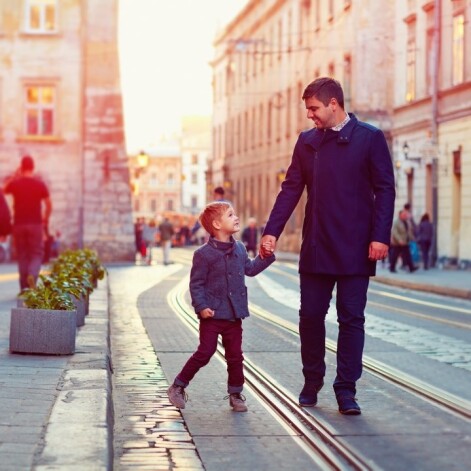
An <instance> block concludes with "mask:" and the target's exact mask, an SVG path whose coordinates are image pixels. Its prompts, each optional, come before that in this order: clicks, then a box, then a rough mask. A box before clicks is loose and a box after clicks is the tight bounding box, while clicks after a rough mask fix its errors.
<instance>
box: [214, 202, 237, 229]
mask: <svg viewBox="0 0 471 471" xmlns="http://www.w3.org/2000/svg"><path fill="white" fill-rule="evenodd" d="M218 222H219V227H220V231H221V232H224V233H226V234H230V235H232V234H235V233H236V232H239V230H240V223H239V217H238V216H237V214H236V213H235V211H234V208H232V207H230V208H228V209H226V211H225V213H224V214H223V215H222V216H221V219H220V220H219V221H218Z"/></svg>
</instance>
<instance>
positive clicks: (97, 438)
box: [33, 277, 113, 471]
mask: <svg viewBox="0 0 471 471" xmlns="http://www.w3.org/2000/svg"><path fill="white" fill-rule="evenodd" d="M108 289H109V287H108V278H107V277H106V278H105V279H104V280H101V281H100V282H99V284H98V287H97V289H96V290H95V291H93V293H92V294H91V296H90V314H89V315H88V316H87V317H86V322H85V325H84V326H83V327H80V329H79V330H78V332H77V345H76V350H75V354H74V355H72V356H71V358H70V360H69V361H68V363H67V366H66V368H65V370H64V375H63V376H62V378H61V381H60V382H59V384H58V385H57V389H58V396H57V398H56V400H55V402H54V405H53V407H52V410H51V415H50V417H49V421H48V424H47V427H46V431H45V436H44V446H43V448H42V450H41V451H40V454H39V456H38V457H37V458H36V459H35V466H33V469H34V470H35V471H51V470H64V469H67V470H68V471H74V470H77V471H78V470H81V471H83V470H84V469H86V470H89V471H91V470H96V471H101V470H104V471H109V470H111V469H112V466H113V441H112V440H113V437H112V434H113V405H112V396H111V363H110V358H111V353H110V345H109V312H108Z"/></svg>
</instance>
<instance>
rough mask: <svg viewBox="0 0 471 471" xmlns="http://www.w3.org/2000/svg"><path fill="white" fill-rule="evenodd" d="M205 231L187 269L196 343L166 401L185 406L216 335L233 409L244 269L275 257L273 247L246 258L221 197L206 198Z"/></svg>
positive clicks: (240, 381)
mask: <svg viewBox="0 0 471 471" xmlns="http://www.w3.org/2000/svg"><path fill="white" fill-rule="evenodd" d="M200 221H201V224H202V225H203V227H204V228H205V229H206V231H208V233H209V234H210V237H209V240H208V242H206V243H205V244H204V245H202V246H201V247H199V248H198V249H197V250H196V251H195V253H194V254H193V264H192V267H191V273H190V294H191V302H192V305H193V307H194V309H195V312H196V314H197V315H198V318H199V323H200V327H199V331H200V334H199V338H200V343H199V345H198V348H197V350H196V352H195V353H194V354H193V355H192V356H191V357H190V358H189V360H188V361H187V362H186V364H185V366H184V367H183V369H182V370H181V371H180V373H178V375H177V376H176V378H175V380H174V382H173V384H172V385H171V386H170V387H169V388H168V396H169V399H170V402H171V403H172V404H173V405H174V406H175V407H178V408H179V409H183V408H184V407H185V402H186V400H187V394H186V392H185V388H186V387H187V386H188V385H189V384H190V381H191V380H192V379H193V377H194V376H195V375H196V373H197V372H198V371H199V370H200V368H202V367H203V366H205V365H207V364H208V362H209V360H210V359H211V357H212V356H213V355H214V353H215V351H216V348H217V341H218V336H219V335H221V337H222V343H223V345H224V356H225V358H226V363H227V373H228V380H227V392H228V394H229V396H228V397H229V404H230V406H231V407H232V409H233V410H234V411H235V412H245V411H246V410H247V406H246V404H245V397H244V396H243V395H242V394H241V393H242V390H243V385H244V372H243V360H244V357H243V354H242V319H244V318H246V317H248V316H249V310H248V301H247V294H246V287H245V279H244V274H245V275H247V276H255V275H257V274H258V273H260V272H261V271H263V270H264V269H265V268H267V267H268V266H269V265H271V264H272V263H273V261H274V260H275V256H274V254H273V252H270V254H269V256H267V257H266V258H265V259H263V260H262V259H261V258H260V257H259V256H257V257H256V258H255V259H250V258H249V256H248V254H247V251H246V250H245V247H244V244H242V242H240V241H236V240H235V239H234V237H233V234H235V233H236V232H238V231H239V229H240V226H239V218H238V217H237V215H236V214H235V212H234V209H233V208H232V206H231V205H230V204H229V203H227V202H224V201H218V202H213V203H209V204H208V205H207V206H206V208H205V209H204V210H203V212H202V213H201V216H200Z"/></svg>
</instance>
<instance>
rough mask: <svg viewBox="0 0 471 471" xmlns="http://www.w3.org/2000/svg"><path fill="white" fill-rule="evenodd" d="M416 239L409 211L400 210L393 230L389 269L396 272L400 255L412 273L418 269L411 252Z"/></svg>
mask: <svg viewBox="0 0 471 471" xmlns="http://www.w3.org/2000/svg"><path fill="white" fill-rule="evenodd" d="M412 240H414V230H413V227H412V224H411V223H410V217H409V212H408V211H407V210H406V209H401V211H399V217H398V218H397V219H396V220H395V221H394V224H393V226H392V232H391V259H390V266H389V271H390V272H391V273H396V262H397V259H398V257H399V256H400V257H401V258H402V261H403V263H404V264H405V266H406V267H409V271H410V272H411V273H413V272H415V271H416V270H417V267H416V266H415V265H414V263H413V261H412V256H411V253H410V245H409V244H410V242H411V241H412Z"/></svg>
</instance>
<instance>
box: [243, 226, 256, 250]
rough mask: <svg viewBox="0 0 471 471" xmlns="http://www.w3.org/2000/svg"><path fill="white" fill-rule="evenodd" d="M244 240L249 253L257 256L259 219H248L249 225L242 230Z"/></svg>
mask: <svg viewBox="0 0 471 471" xmlns="http://www.w3.org/2000/svg"><path fill="white" fill-rule="evenodd" d="M242 242H243V243H244V245H245V248H246V249H247V252H248V253H249V255H251V256H252V257H255V254H256V253H257V244H258V229H257V220H256V219H255V218H249V219H248V221H247V227H245V228H244V230H243V231H242Z"/></svg>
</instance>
